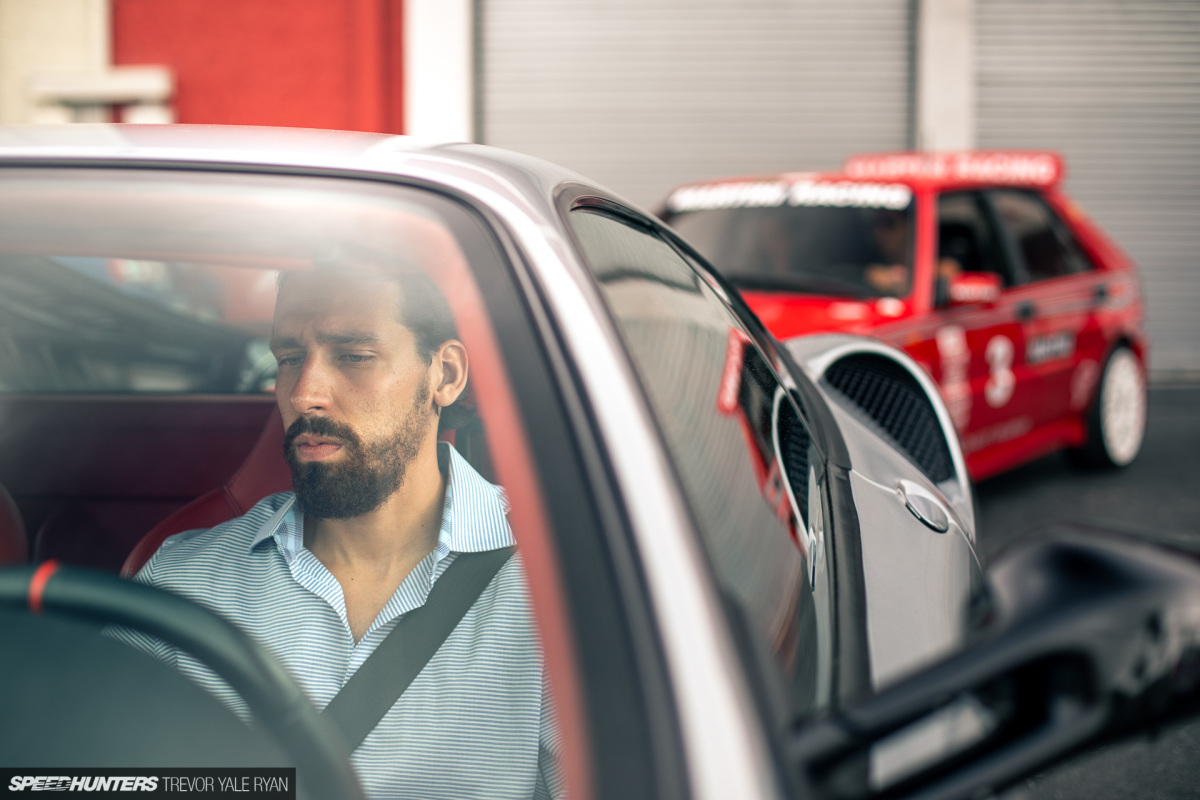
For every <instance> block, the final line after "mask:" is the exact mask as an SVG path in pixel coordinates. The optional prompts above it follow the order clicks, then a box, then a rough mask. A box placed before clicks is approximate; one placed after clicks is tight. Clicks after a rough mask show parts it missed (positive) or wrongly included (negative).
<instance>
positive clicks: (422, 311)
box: [279, 259, 475, 432]
mask: <svg viewBox="0 0 1200 800" xmlns="http://www.w3.org/2000/svg"><path fill="white" fill-rule="evenodd" d="M316 267H317V271H318V272H341V273H343V274H345V275H356V274H358V275H364V274H365V275H372V276H374V277H378V278H380V279H381V280H385V281H392V282H394V283H396V284H397V285H398V286H399V287H400V303H399V306H400V307H399V309H397V311H398V314H399V318H400V324H402V325H403V326H404V327H406V328H408V329H409V330H410V331H412V333H413V335H414V336H415V337H416V340H417V353H418V354H419V355H420V356H421V357H422V358H424V359H427V360H429V361H430V362H432V361H433V354H434V352H435V351H436V350H437V349H438V347H439V346H440V345H441V344H442V343H443V342H446V341H449V340H450V339H457V338H458V326H456V325H455V324H454V313H453V312H452V311H451V310H450V303H449V302H447V301H446V296H445V295H444V294H442V290H441V289H439V288H438V286H437V284H436V283H434V282H433V279H432V278H430V277H429V276H428V275H426V274H425V273H424V272H423V271H421V270H419V269H416V268H412V267H409V268H404V269H398V270H380V271H371V272H358V271H356V270H352V269H347V268H345V267H343V266H339V265H337V264H336V263H334V262H331V260H327V259H317V260H316ZM289 274H290V273H288V272H281V273H280V274H279V288H280V289H282V288H283V284H284V282H285V281H286V280H287V278H288V276H289ZM474 417H475V402H474V399H473V398H472V397H471V386H470V379H469V378H468V383H467V386H466V388H464V389H463V392H462V394H460V395H459V396H458V399H457V400H455V401H454V402H453V403H451V404H450V405H448V406H446V407H445V408H443V409H442V410H441V415H440V418H439V419H438V431H439V432H440V431H444V430H447V429H453V430H457V429H459V428H463V427H465V426H466V425H467V424H468V423H469V422H471V420H472V419H474Z"/></svg>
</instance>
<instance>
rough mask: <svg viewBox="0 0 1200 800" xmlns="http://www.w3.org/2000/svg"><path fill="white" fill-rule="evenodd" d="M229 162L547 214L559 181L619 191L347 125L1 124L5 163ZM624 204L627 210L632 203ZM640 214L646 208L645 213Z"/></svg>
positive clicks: (491, 154) (474, 150)
mask: <svg viewBox="0 0 1200 800" xmlns="http://www.w3.org/2000/svg"><path fill="white" fill-rule="evenodd" d="M122 162H124V163H128V164H130V165H139V166H144V165H146V164H154V165H162V166H169V165H214V166H215V165H232V166H261V167H268V168H284V169H286V168H294V169H298V170H318V171H341V172H353V173H360V174H361V173H364V172H368V173H370V172H374V173H379V174H381V175H391V176H403V177H410V178H416V179H424V180H435V181H438V180H440V181H444V182H445V183H447V184H448V185H451V186H456V187H457V188H460V189H462V190H464V191H465V192H466V193H468V194H474V195H478V194H479V192H480V190H481V189H482V190H485V191H486V192H488V193H490V194H491V196H492V198H493V200H496V199H500V200H508V201H510V202H514V203H516V204H517V205H519V206H521V207H524V208H525V210H526V211H528V212H534V210H535V209H537V212H538V213H534V216H540V215H545V214H547V213H549V212H550V210H551V209H550V208H549V207H548V205H547V204H548V202H549V199H550V198H551V197H552V196H553V193H554V191H555V188H556V187H558V186H559V185H561V184H563V183H566V182H572V183H580V184H584V185H588V186H590V187H592V188H594V189H596V190H597V191H598V193H600V194H607V195H610V196H612V197H614V198H617V199H619V196H618V195H616V194H615V193H613V192H610V191H607V190H605V189H603V188H602V187H597V186H596V185H595V183H594V182H592V181H589V180H587V179H586V178H584V177H582V176H580V175H578V174H576V173H574V172H572V171H570V170H568V169H565V168H563V167H559V166H557V165H555V164H551V163H549V162H547V161H542V160H541V159H538V158H534V157H532V156H528V155H524V154H521V153H516V152H513V151H509V150H503V149H499V148H494V147H488V146H485V145H478V144H471V143H466V142H452V141H430V140H424V139H420V138H416V137H410V136H394V135H386V134H376V133H361V132H351V131H327V130H316V129H304V128H269V127H252V126H221V125H117V124H74V125H51V126H37V125H31V126H21V125H17V126H0V163H5V164H8V165H10V166H11V165H14V164H17V165H19V164H30V165H33V164H47V163H50V164H57V165H71V164H76V165H87V166H94V165H97V164H105V165H112V164H118V165H119V164H120V163H122ZM622 202H625V203H626V204H627V205H629V206H630V207H631V208H637V206H636V205H634V204H632V203H628V202H627V201H622ZM639 210H641V209H639Z"/></svg>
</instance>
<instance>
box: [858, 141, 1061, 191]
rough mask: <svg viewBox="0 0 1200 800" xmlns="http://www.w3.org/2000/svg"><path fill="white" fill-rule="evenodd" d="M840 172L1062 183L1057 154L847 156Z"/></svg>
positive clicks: (883, 176) (977, 152) (998, 152)
mask: <svg viewBox="0 0 1200 800" xmlns="http://www.w3.org/2000/svg"><path fill="white" fill-rule="evenodd" d="M842 169H843V170H844V171H845V172H846V174H847V175H853V176H854V177H856V178H873V179H875V180H897V179H900V178H930V179H933V180H957V181H977V182H983V183H1013V184H1034V185H1037V186H1051V185H1053V184H1055V183H1057V182H1058V181H1060V180H1061V179H1062V175H1063V163H1062V158H1060V157H1059V156H1058V154H1057V153H1051V152H1047V151H1036V150H1030V151H1020V150H1011V151H1005V150H975V151H971V152H963V153H883V154H880V155H867V156H851V157H850V158H848V159H846V161H845V163H844V164H843V165H842Z"/></svg>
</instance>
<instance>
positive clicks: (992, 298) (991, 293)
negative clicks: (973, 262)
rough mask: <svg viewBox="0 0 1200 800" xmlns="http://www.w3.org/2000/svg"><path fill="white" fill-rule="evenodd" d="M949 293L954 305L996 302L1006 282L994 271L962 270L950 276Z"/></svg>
mask: <svg viewBox="0 0 1200 800" xmlns="http://www.w3.org/2000/svg"><path fill="white" fill-rule="evenodd" d="M949 280H950V286H949V290H948V292H947V293H948V295H949V299H950V303H951V304H952V305H971V304H978V303H994V302H996V301H997V300H999V299H1000V290H1001V289H1003V288H1004V283H1003V281H1002V280H1001V279H1000V276H999V275H997V274H996V273H994V272H960V273H959V274H957V275H955V276H954V277H953V278H950V279H949Z"/></svg>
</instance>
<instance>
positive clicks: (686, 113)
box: [478, 0, 911, 207]
mask: <svg viewBox="0 0 1200 800" xmlns="http://www.w3.org/2000/svg"><path fill="white" fill-rule="evenodd" d="M910 5H911V4H910V3H908V2H897V0H844V2H836V3H833V2H828V1H827V0H823V1H821V2H817V1H816V0H743V1H741V2H734V1H732V0H722V1H720V2H718V1H717V0H703V1H697V0H692V1H691V2H686V1H685V0H636V1H635V0H605V2H583V1H582V0H478V24H479V30H478V38H479V52H478V64H479V70H478V73H479V74H478V80H479V87H478V96H479V109H478V120H479V138H480V141H482V142H484V143H486V144H491V145H496V146H499V147H507V148H511V149H513V150H518V151H521V152H525V153H529V154H532V155H536V156H539V157H542V158H545V159H548V160H550V161H553V162H556V163H559V164H562V165H563V166H566V167H569V168H571V169H574V170H577V171H578V172H581V173H582V174H584V175H587V176H589V177H591V178H593V179H595V180H597V181H600V182H601V183H603V184H605V185H607V186H608V187H609V188H611V189H613V190H614V191H617V192H620V193H622V194H625V195H626V196H629V197H630V198H631V199H633V200H634V201H635V202H639V203H641V204H643V205H646V206H652V207H653V206H657V204H658V203H659V201H660V200H661V199H662V198H663V196H664V194H665V193H666V192H667V190H668V189H670V188H671V187H672V186H674V185H675V184H677V183H681V182H683V181H689V180H696V179H700V178H706V177H713V176H719V175H728V174H747V173H758V172H770V171H778V170H785V169H818V168H830V167H836V166H838V165H839V164H840V163H841V160H842V158H843V157H844V156H846V155H847V154H849V153H854V152H860V151H870V150H892V149H901V148H904V147H905V146H906V145H907V142H908V139H909V117H910V108H909V107H910V100H909V96H910V85H909V84H910V81H909V75H910V47H909V41H910V34H909V18H910V10H911V9H910Z"/></svg>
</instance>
